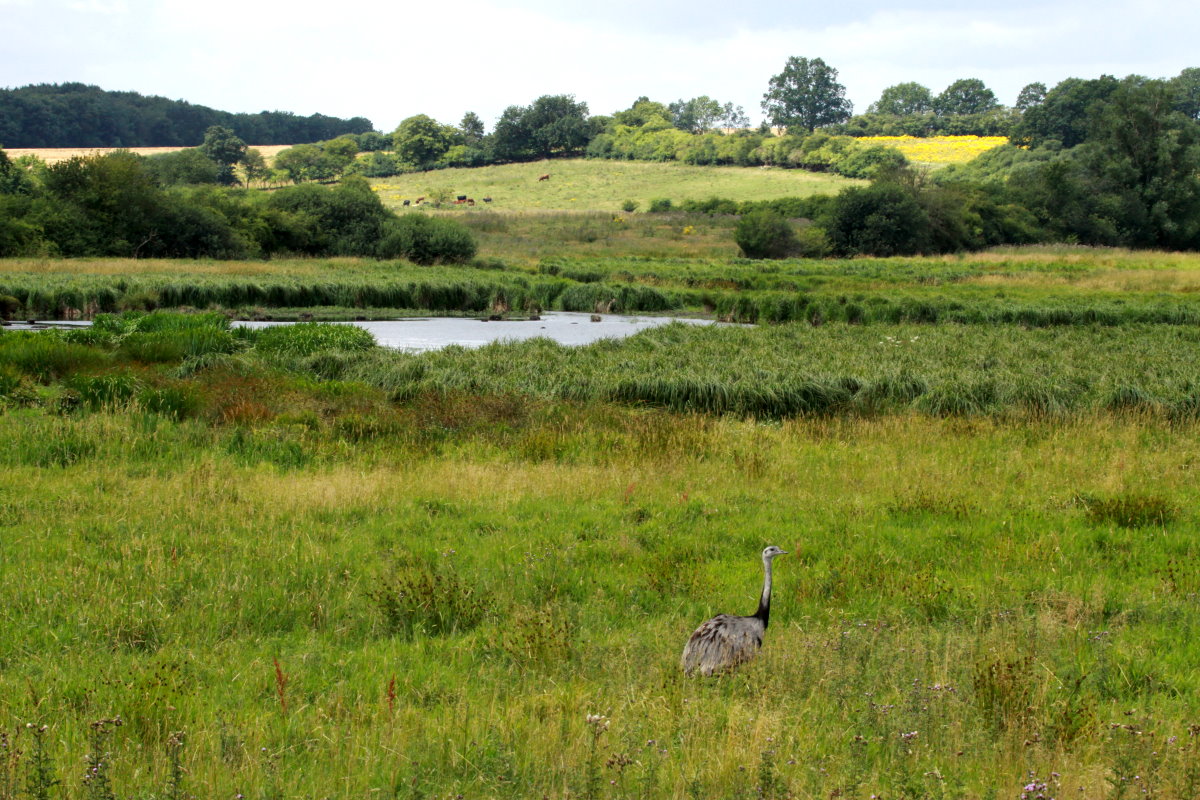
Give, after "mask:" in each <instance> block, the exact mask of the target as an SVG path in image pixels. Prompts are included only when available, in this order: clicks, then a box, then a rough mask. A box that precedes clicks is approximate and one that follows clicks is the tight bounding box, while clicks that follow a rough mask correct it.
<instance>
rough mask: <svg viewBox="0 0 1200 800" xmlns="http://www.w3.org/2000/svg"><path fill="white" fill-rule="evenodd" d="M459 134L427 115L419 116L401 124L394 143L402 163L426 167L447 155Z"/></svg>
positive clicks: (393, 138) (394, 137) (393, 135)
mask: <svg viewBox="0 0 1200 800" xmlns="http://www.w3.org/2000/svg"><path fill="white" fill-rule="evenodd" d="M457 133H458V132H457V131H456V130H455V129H454V128H452V127H450V126H449V125H443V124H442V123H440V122H438V121H437V120H435V119H433V118H432V117H430V116H428V115H426V114H417V115H415V116H412V117H409V118H408V119H406V120H404V121H403V122H401V123H400V126H399V127H398V128H396V130H395V132H394V133H393V134H392V143H393V146H394V147H395V149H396V155H397V156H399V157H400V160H401V161H405V162H407V163H409V164H412V165H414V166H418V167H426V166H429V165H431V164H433V163H434V162H435V161H437V160H438V159H439V158H441V157H442V156H443V155H445V154H446V151H447V150H449V149H450V146H451V145H452V144H454V139H455V137H456V136H457Z"/></svg>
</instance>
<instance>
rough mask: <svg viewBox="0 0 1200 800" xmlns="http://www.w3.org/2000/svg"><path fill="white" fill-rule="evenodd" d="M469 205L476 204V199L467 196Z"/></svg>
mask: <svg viewBox="0 0 1200 800" xmlns="http://www.w3.org/2000/svg"><path fill="white" fill-rule="evenodd" d="M467 205H469V206H473V205H475V201H474V200H472V199H471V198H470V197H468V198H467Z"/></svg>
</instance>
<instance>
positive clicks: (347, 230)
mask: <svg viewBox="0 0 1200 800" xmlns="http://www.w3.org/2000/svg"><path fill="white" fill-rule="evenodd" d="M267 208H269V209H272V210H275V211H280V212H284V213H285V214H287V215H288V216H290V218H291V219H292V220H293V221H294V223H295V226H294V227H293V228H292V229H291V230H290V231H289V230H288V229H287V228H283V226H280V230H279V232H280V233H283V234H285V238H284V239H283V240H282V241H278V242H275V243H270V244H277V245H280V246H279V247H268V248H266V249H271V250H274V249H284V250H292V251H294V252H302V253H308V254H310V255H346V256H349V255H375V253H376V250H377V248H378V247H379V242H380V240H381V239H382V238H383V237H384V236H385V235H386V231H385V229H386V227H387V225H388V224H389V223H394V221H395V215H393V214H392V213H391V212H390V211H388V210H387V209H385V208H384V207H383V204H382V203H381V202H380V201H379V198H378V197H377V196H376V195H375V193H374V192H372V191H371V188H370V186H368V185H367V183H366V181H365V180H363V179H362V178H352V179H347V180H345V181H343V182H342V183H341V184H339V185H338V186H336V187H333V188H331V189H328V188H324V187H320V186H314V185H312V184H305V185H302V186H289V187H286V188H284V189H280V190H279V191H277V192H274V193H272V194H271V196H270V198H269V199H268V200H267ZM289 234H290V235H289Z"/></svg>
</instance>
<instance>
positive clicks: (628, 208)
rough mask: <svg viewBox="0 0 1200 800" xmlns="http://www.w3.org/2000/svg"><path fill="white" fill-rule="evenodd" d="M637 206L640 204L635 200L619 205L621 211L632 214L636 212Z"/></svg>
mask: <svg viewBox="0 0 1200 800" xmlns="http://www.w3.org/2000/svg"><path fill="white" fill-rule="evenodd" d="M639 205H641V203H639V202H638V201H637V200H626V201H625V202H624V203H621V210H622V211H625V212H627V213H630V214H632V213H633V212H634V211H637V210H638V206H639Z"/></svg>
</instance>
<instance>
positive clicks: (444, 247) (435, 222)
mask: <svg viewBox="0 0 1200 800" xmlns="http://www.w3.org/2000/svg"><path fill="white" fill-rule="evenodd" d="M384 231H385V232H384V236H383V239H382V240H381V241H380V242H379V244H378V246H377V249H376V255H377V256H378V257H379V258H407V259H408V260H409V261H412V262H413V263H415V264H460V263H463V262H465V261H469V260H470V259H472V258H473V257H474V256H475V252H476V250H477V248H478V245H477V244H476V242H475V237H474V236H473V235H472V234H471V231H470V230H469V229H467V228H466V226H464V225H462V224H461V223H459V222H455V221H454V220H450V219H443V218H441V217H431V216H428V215H426V214H422V213H420V212H413V213H410V214H405V215H404V216H402V217H400V218H399V219H398V220H396V221H394V222H389V223H388V225H387V226H386V227H385V229H384Z"/></svg>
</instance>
